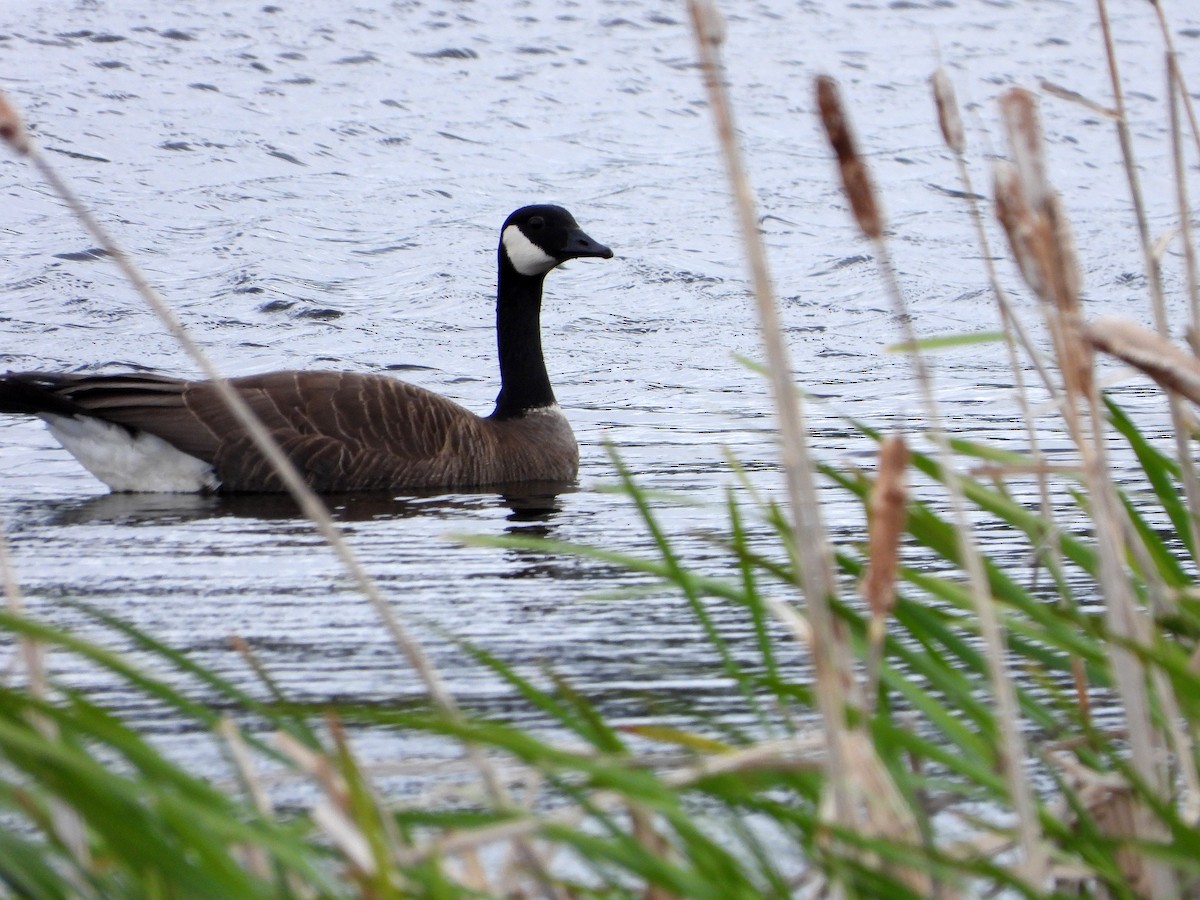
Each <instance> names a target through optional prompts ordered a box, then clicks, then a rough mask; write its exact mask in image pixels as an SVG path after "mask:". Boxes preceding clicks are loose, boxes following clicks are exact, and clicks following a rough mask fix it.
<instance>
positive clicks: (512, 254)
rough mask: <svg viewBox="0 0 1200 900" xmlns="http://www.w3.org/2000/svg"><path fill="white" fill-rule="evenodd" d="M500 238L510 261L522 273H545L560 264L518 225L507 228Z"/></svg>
mask: <svg viewBox="0 0 1200 900" xmlns="http://www.w3.org/2000/svg"><path fill="white" fill-rule="evenodd" d="M500 240H501V242H502V243H503V244H504V252H505V253H507V254H508V260H509V262H511V263H512V264H513V268H514V269H516V270H517V271H518V272H520V273H521V274H522V275H544V274H545V273H546V272H549V271H550V270H551V269H553V268H554V267H555V266H556V265H558V261H557V260H556V259H555V258H554V257H553V256H551V255H550V254H549V253H547V252H546V251H545V250H543V249H542V248H541V247H539V246H538V245H537V244H535V243H534V242H533V241H531V240H530V239H529V238H527V237H526V236H525V232H523V231H522V230H521V229H520V228H518V227H517V226H516V225H509V226H508V227H507V228H505V229H504V234H502V235H501V236H500Z"/></svg>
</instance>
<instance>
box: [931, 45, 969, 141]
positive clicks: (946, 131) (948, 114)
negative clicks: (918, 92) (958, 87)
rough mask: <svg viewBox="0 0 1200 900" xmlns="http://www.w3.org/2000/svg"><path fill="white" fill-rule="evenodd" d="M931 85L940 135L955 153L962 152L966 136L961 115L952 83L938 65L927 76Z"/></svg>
mask: <svg viewBox="0 0 1200 900" xmlns="http://www.w3.org/2000/svg"><path fill="white" fill-rule="evenodd" d="M929 82H930V84H931V85H932V87H933V101H934V103H935V104H937V114H938V125H940V126H941V129H942V137H943V138H944V139H945V141H946V146H947V147H949V148H950V149H951V150H953V151H954V152H955V153H963V152H964V151H965V150H966V148H967V138H966V134H965V132H964V131H963V123H962V116H960V115H959V114H958V100H957V99H956V98H955V96H954V84H953V83H952V82H951V81H950V76H949V75H947V74H946V70H945V69H943V68H941V67H940V66H939V67H938V69H937V71H935V72H934V73H933V75H932V76H930V78H929Z"/></svg>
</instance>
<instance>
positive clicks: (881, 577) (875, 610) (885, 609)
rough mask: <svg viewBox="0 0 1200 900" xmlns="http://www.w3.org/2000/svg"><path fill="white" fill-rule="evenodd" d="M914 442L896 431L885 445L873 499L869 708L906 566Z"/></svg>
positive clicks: (864, 590)
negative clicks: (899, 575) (903, 558)
mask: <svg viewBox="0 0 1200 900" xmlns="http://www.w3.org/2000/svg"><path fill="white" fill-rule="evenodd" d="M907 468H908V446H907V445H906V444H905V443H904V438H902V437H900V435H892V436H891V437H888V438H886V439H885V440H884V441H883V442H882V443H881V444H880V445H879V473H878V474H877V475H876V476H875V484H874V485H873V486H872V488H871V496H870V499H869V501H868V504H867V505H868V519H867V524H868V531H867V534H868V547H867V573H866V575H865V576H864V577H863V579H862V582H861V583H860V584H859V592H860V593H861V594H862V595H863V597H864V598H866V601H867V605H868V606H869V607H870V610H871V622H870V625H869V627H868V631H867V644H868V651H867V652H868V656H867V677H866V682H867V683H866V692H867V698H868V699H867V708H868V709H870V708H872V707H873V706H874V700H875V697H876V696H877V694H878V685H879V667H880V665H881V664H882V660H883V642H884V638H885V637H886V636H887V620H888V616H890V615H891V613H892V607H894V606H895V604H896V574H897V572H898V571H899V568H900V540H901V538H902V537H903V536H904V520H905V518H906V516H907V513H908V485H907V483H906V479H905V472H906V470H907Z"/></svg>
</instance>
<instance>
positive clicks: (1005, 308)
mask: <svg viewBox="0 0 1200 900" xmlns="http://www.w3.org/2000/svg"><path fill="white" fill-rule="evenodd" d="M930 83H931V86H932V89H933V96H934V103H935V105H936V107H937V112H938V122H939V124H940V125H941V129H942V135H943V137H944V138H945V140H946V144H947V146H948V147H949V148H950V150H951V151H952V152H953V153H954V159H955V163H956V164H957V167H958V178H959V181H960V182H961V184H962V187H963V196H964V197H965V198H966V203H967V209H968V211H969V212H970V215H971V221H972V223H973V224H974V226H975V239H976V241H978V243H979V248H980V251H981V256H982V258H983V264H984V272H985V273H986V275H987V279H988V283H989V284H990V285H991V288H992V296H993V297H995V298H996V306H997V308H998V310H999V312H1000V322H1001V324H1002V326H1003V332H1004V348H1005V351H1006V352H1007V354H1008V366H1009V369H1010V370H1011V371H1012V374H1013V384H1014V385H1015V386H1016V399H1017V406H1018V408H1019V409H1020V410H1021V421H1022V422H1023V423H1024V426H1025V439H1026V441H1027V442H1028V444H1029V456H1030V459H1031V460H1032V461H1033V467H1032V468H1033V474H1034V475H1035V478H1036V483H1037V488H1038V509H1039V511H1040V513H1041V517H1042V521H1043V522H1045V523H1046V525H1047V529H1046V536H1045V540H1044V542H1042V546H1044V547H1045V551H1044V552H1039V553H1038V560H1039V561H1040V562H1041V563H1042V564H1044V565H1045V566H1046V568H1047V569H1048V570H1049V571H1050V574H1051V577H1052V578H1053V579H1054V580H1055V582H1056V583H1057V584H1059V585H1062V584H1063V571H1064V568H1063V554H1062V542H1061V540H1060V537H1061V534H1062V529H1061V527H1060V526H1059V524H1058V520H1057V516H1056V515H1055V511H1054V504H1053V502H1052V501H1051V499H1050V482H1049V479H1048V477H1047V476H1048V475H1049V473H1050V471H1051V466H1050V465H1049V464H1048V463H1047V462H1046V459H1045V456H1044V454H1043V453H1042V448H1041V441H1040V439H1039V437H1038V429H1037V421H1036V417H1035V416H1034V414H1033V409H1032V406H1031V404H1030V400H1029V390H1028V388H1027V387H1026V384H1025V373H1024V371H1023V369H1022V367H1021V360H1020V356H1019V354H1018V353H1017V345H1018V343H1019V344H1020V346H1021V348H1022V349H1023V350H1024V351H1025V355H1026V357H1027V358H1028V359H1029V360H1030V361H1031V362H1032V363H1033V365H1034V367H1035V368H1036V369H1037V372H1038V375H1039V376H1040V377H1041V381H1042V385H1043V387H1044V388H1045V390H1046V392H1047V393H1048V394H1049V395H1050V397H1051V398H1055V400H1060V399H1061V398H1060V397H1059V390H1058V387H1057V385H1056V384H1055V380H1054V378H1053V377H1052V376H1051V374H1050V370H1049V367H1048V366H1047V365H1046V364H1045V362H1044V361H1043V359H1042V353H1041V351H1040V350H1039V349H1038V348H1037V347H1036V346H1034V343H1033V341H1032V340H1031V339H1030V337H1029V333H1028V332H1027V331H1026V329H1025V326H1024V325H1023V324H1022V322H1021V320H1020V319H1019V318H1018V317H1017V314H1016V311H1015V310H1014V309H1013V307H1012V304H1011V303H1009V301H1008V292H1007V291H1006V290H1005V289H1004V287H1003V286H1002V285H1001V284H1000V278H999V276H998V275H997V273H996V266H995V263H994V262H993V255H992V248H991V241H990V240H989V239H988V235H987V229H986V228H985V227H984V221H983V213H982V211H981V210H980V208H979V202H978V200H977V199H976V198H977V197H978V194H976V192H975V189H974V185H973V184H972V183H971V173H970V170H969V169H968V168H967V160H966V136H965V133H964V130H963V127H962V117H961V116H960V115H959V112H958V100H957V98H956V96H955V92H954V85H953V83H952V82H951V81H950V77H949V76H948V75H947V74H946V72H945V70H944V69H942V68H940V67H939V68H938V69H937V70H936V71H935V72H934V73H933V76H932V78H931V79H930ZM1039 549H1040V548H1039ZM1060 595H1065V591H1060ZM1071 673H1072V678H1073V680H1074V683H1075V696H1076V699H1077V703H1078V707H1079V710H1080V712H1081V714H1082V716H1083V720H1084V721H1085V722H1087V721H1088V720H1089V714H1090V709H1091V706H1090V703H1089V700H1088V683H1087V669H1086V667H1085V666H1084V664H1083V661H1082V660H1081V659H1079V658H1073V659H1072V660H1071Z"/></svg>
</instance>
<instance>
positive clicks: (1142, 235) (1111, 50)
mask: <svg viewBox="0 0 1200 900" xmlns="http://www.w3.org/2000/svg"><path fill="white" fill-rule="evenodd" d="M1152 5H1153V6H1154V9H1155V12H1156V13H1157V15H1158V20H1159V24H1160V27H1161V30H1162V31H1163V33H1164V41H1165V45H1166V48H1167V94H1168V97H1169V98H1170V107H1169V115H1170V118H1171V122H1172V126H1173V127H1172V134H1173V143H1174V144H1175V150H1174V154H1175V156H1176V179H1175V180H1176V190H1177V191H1183V190H1184V184H1185V178H1184V176H1183V174H1181V168H1182V160H1181V158H1180V148H1179V139H1178V137H1177V136H1178V122H1177V120H1176V116H1177V115H1178V110H1177V101H1176V99H1175V98H1176V95H1177V89H1179V90H1181V91H1182V93H1183V94H1184V96H1185V97H1186V96H1187V89H1186V88H1187V86H1186V84H1183V83H1182V78H1181V77H1180V78H1176V77H1175V72H1176V71H1177V67H1176V66H1174V65H1173V64H1172V60H1173V58H1174V46H1173V44H1172V42H1171V34H1170V29H1169V28H1167V26H1166V18H1165V15H1164V13H1163V11H1162V8H1161V7H1160V6H1159V5H1158V3H1157V2H1154V3H1152ZM1096 9H1097V13H1098V15H1099V19H1100V27H1101V31H1102V33H1103V36H1104V52H1105V57H1106V59H1107V62H1108V72H1109V79H1110V82H1111V86H1112V91H1113V100H1114V106H1115V108H1116V111H1117V114H1118V115H1117V118H1116V119H1115V122H1116V126H1117V137H1118V140H1119V141H1120V145H1121V157H1122V160H1123V162H1124V165H1125V176H1126V178H1127V180H1128V183H1129V194H1130V198H1131V199H1132V200H1133V210H1134V215H1135V218H1136V221H1137V228H1138V239H1139V241H1140V243H1141V248H1142V258H1143V265H1144V266H1145V270H1146V279H1147V282H1148V285H1149V288H1150V308H1151V310H1152V312H1153V315H1154V327H1155V329H1156V330H1157V331H1158V333H1159V334H1161V335H1163V336H1164V337H1168V336H1169V335H1170V326H1169V324H1168V318H1167V303H1166V298H1165V297H1164V296H1163V285H1162V269H1161V266H1160V262H1159V257H1158V254H1157V253H1156V252H1155V250H1154V245H1153V243H1152V242H1151V240H1150V225H1149V221H1148V219H1147V216H1146V208H1145V203H1144V202H1143V200H1142V190H1141V184H1140V181H1139V179H1138V174H1137V162H1136V160H1135V159H1134V155H1133V138H1132V136H1131V135H1130V130H1129V121H1128V119H1127V117H1126V113H1125V95H1124V91H1123V89H1122V86H1121V73H1120V69H1119V67H1118V65H1117V54H1116V48H1115V46H1114V43H1113V36H1112V27H1111V25H1110V24H1109V20H1108V4H1107V0H1096ZM1188 103H1189V106H1188V111H1189V114H1190V115H1191V117H1192V127H1193V133H1194V134H1195V135H1196V139H1197V142H1198V143H1200V131H1197V130H1196V119H1195V112H1194V110H1193V109H1192V108H1191V106H1190V101H1188ZM1189 215H1190V212H1189V210H1188V209H1187V207H1186V200H1184V201H1183V205H1182V206H1181V219H1182V222H1181V228H1183V229H1184V232H1185V234H1188V233H1190V228H1189V223H1188V219H1189ZM1187 243H1188V245H1189V248H1190V244H1191V242H1190V240H1189V241H1188V242H1187ZM1190 274H1191V275H1192V276H1193V281H1192V285H1193V286H1194V284H1195V280H1194V276H1195V268H1194V264H1193V267H1192V268H1191V269H1190ZM1191 297H1192V328H1191V332H1192V334H1196V332H1197V325H1198V324H1200V302H1198V301H1197V295H1196V293H1195V290H1194V288H1193V291H1192V295H1191ZM1195 341H1196V343H1195V344H1193V346H1197V345H1200V337H1197V338H1195ZM1167 405H1168V408H1169V409H1170V412H1171V423H1172V426H1173V429H1174V433H1175V449H1176V458H1177V459H1178V460H1179V464H1180V466H1182V467H1183V470H1184V478H1183V484H1184V496H1185V498H1186V499H1187V506H1188V512H1189V514H1190V519H1191V531H1192V545H1193V546H1195V547H1200V480H1198V479H1197V476H1196V472H1195V467H1194V465H1193V463H1192V455H1191V449H1190V447H1189V446H1188V440H1187V437H1186V435H1187V433H1188V428H1187V418H1188V417H1187V415H1186V413H1185V411H1184V409H1183V407H1182V405H1181V404H1180V401H1179V398H1178V397H1177V396H1176V395H1175V394H1172V393H1168V395H1167ZM1196 778H1197V779H1198V780H1200V772H1197V773H1196Z"/></svg>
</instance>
